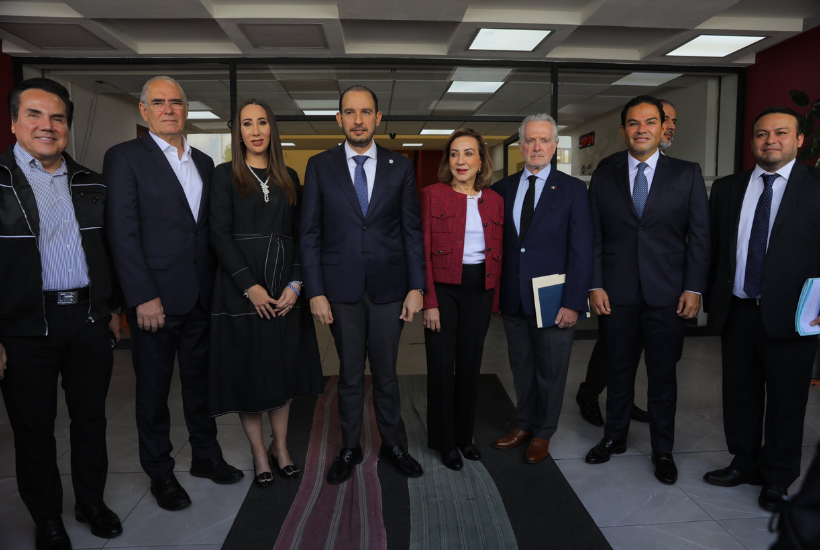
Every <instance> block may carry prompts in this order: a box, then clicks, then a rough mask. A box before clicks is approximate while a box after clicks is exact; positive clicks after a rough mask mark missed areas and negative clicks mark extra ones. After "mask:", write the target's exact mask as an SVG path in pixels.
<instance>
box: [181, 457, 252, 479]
mask: <svg viewBox="0 0 820 550" xmlns="http://www.w3.org/2000/svg"><path fill="white" fill-rule="evenodd" d="M191 475H192V476H194V477H204V478H206V479H210V480H211V481H213V482H214V483H218V484H220V485H230V484H231V483H236V482H237V481H239V480H240V479H242V478H243V477H245V473H244V472H243V471H242V470H237V469H236V468H234V467H233V466H231V465H230V464H228V463H227V462H225V459H224V458H222V457H221V456H220V457H219V458H209V459H207V460H192V461H191Z"/></svg>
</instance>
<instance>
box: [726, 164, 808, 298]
mask: <svg viewBox="0 0 820 550" xmlns="http://www.w3.org/2000/svg"><path fill="white" fill-rule="evenodd" d="M794 162H795V161H794V160H792V161H791V162H790V163H788V164H787V165H786V166H784V167H783V168H781V169H780V170H777V171H776V172H774V173H775V174H779V175H780V177H778V178H775V180H774V183H773V184H772V209H771V212H770V213H769V235H768V237H766V248H767V249H768V247H769V238H771V236H772V226H773V225H774V220H775V218H776V217H777V210H778V209H779V208H780V203H781V202H782V201H783V193H785V192H786V183H788V181H789V176H790V175H791V173H792V168H793V167H794ZM768 173H769V172H766V171H765V170H764V169H763V168H761V167H760V166H755V169H754V170H753V171H752V177H751V178H750V179H749V186H748V187H747V188H746V195H745V196H744V197H743V207H742V208H741V210H740V223H739V224H738V226H737V253H736V255H735V263H736V265H735V284H734V287H733V288H732V294H734V295H735V296H737V297H738V298H755V297H756V296H747V295H746V293H745V292H744V291H743V285H744V284H745V282H746V258H747V257H748V255H749V238H750V237H751V235H752V223H753V222H754V219H755V210H756V209H757V203H758V201H759V200H760V195H762V194H763V189H764V188H765V185H763V178H762V177H761V176H762V175H763V174H768Z"/></svg>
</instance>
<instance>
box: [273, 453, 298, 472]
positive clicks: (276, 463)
mask: <svg viewBox="0 0 820 550" xmlns="http://www.w3.org/2000/svg"><path fill="white" fill-rule="evenodd" d="M268 462H270V467H271V470H272V469H274V468H276V471H277V472H279V475H280V476H282V477H283V478H285V479H299V467H298V466H296V465H295V464H288V465H287V466H284V467H282V468H280V467H279V459H277V458H276V455H275V454H273V451H271V450H270V449H268Z"/></svg>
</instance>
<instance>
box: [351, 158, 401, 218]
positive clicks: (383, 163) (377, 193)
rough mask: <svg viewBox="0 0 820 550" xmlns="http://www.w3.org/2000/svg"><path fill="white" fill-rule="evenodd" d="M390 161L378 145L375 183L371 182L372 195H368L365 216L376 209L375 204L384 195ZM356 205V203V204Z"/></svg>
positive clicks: (389, 170) (390, 168) (390, 165)
mask: <svg viewBox="0 0 820 550" xmlns="http://www.w3.org/2000/svg"><path fill="white" fill-rule="evenodd" d="M392 162H393V161H392V159H389V158H388V154H387V151H385V150H383V149H382V148H381V147H379V146H378V145H377V146H376V181H374V182H373V193H371V195H370V203H369V204H368V206H367V215H368V217H369V216H370V213H371V212H373V211H374V210H375V209H376V204H377V203H378V201H379V199H380V198H381V196H382V194H383V193H384V188H385V187H387V185H388V181H389V177H390V172H391V171H392V168H393V165H392V164H391V163H392ZM356 204H358V201H357V202H356Z"/></svg>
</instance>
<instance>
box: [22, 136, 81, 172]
mask: <svg viewBox="0 0 820 550" xmlns="http://www.w3.org/2000/svg"><path fill="white" fill-rule="evenodd" d="M14 159H15V160H16V161H17V165H18V166H31V167H35V168H39V169H40V170H44V171H46V172H47V171H48V170H46V169H45V168H43V163H42V162H40V161H39V160H37V159H36V158H34V157H33V156H31V154H29V152H28V151H26V150H25V149H23V146H22V145H20V143H19V142H17V143H15V144H14ZM67 173H68V167H67V166H66V163H65V158H63V157H62V156H60V167H59V168H57V170H56V171H55V172H54V173H53V174H52V176H64V175H65V174H67Z"/></svg>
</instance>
